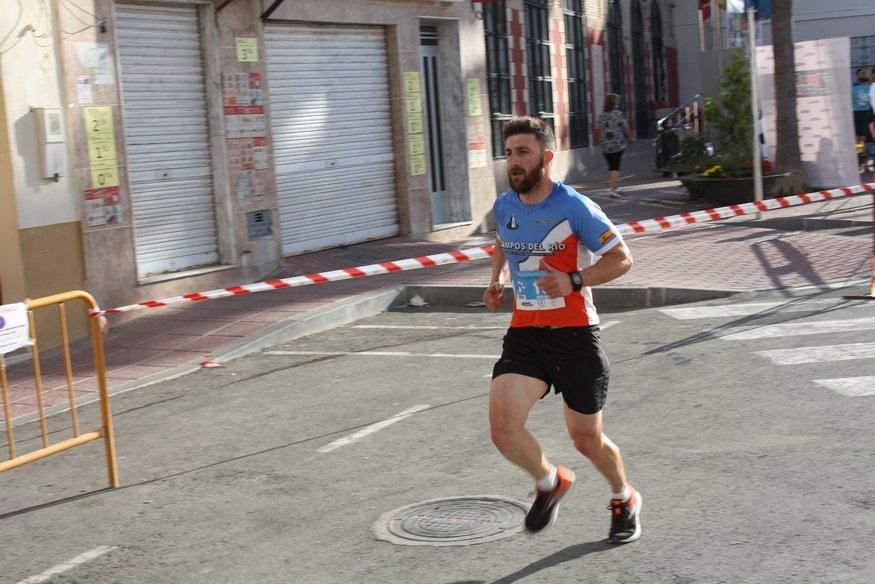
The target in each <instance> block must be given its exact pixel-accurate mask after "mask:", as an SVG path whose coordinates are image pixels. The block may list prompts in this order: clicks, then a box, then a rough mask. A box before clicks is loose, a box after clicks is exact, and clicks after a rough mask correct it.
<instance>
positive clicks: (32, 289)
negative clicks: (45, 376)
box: [19, 221, 88, 348]
mask: <svg viewBox="0 0 875 584" xmlns="http://www.w3.org/2000/svg"><path fill="white" fill-rule="evenodd" d="M19 236H20V238H21V255H22V260H23V263H24V265H25V266H26V270H25V274H24V276H25V282H26V286H27V295H28V297H29V298H42V297H43V296H49V295H51V294H57V293H60V292H68V291H70V290H79V289H81V288H82V281H83V280H84V279H85V266H84V264H83V260H82V229H81V227H80V225H79V222H78V221H76V222H73V223H59V224H57V225H48V226H45V227H32V228H30V229H22V230H21V231H20V232H19ZM83 306H84V305H82V304H81V303H79V302H71V303H70V307H69V308H68V309H67V321H68V325H67V327H68V328H67V330H68V331H69V332H70V335H71V337H72V338H78V337H80V336H84V335H85V334H86V333H87V331H88V328H87V320H88V319H87V316H86V315H87V312H86V311H85V310H83V308H82V307H83ZM35 316H36V334H37V336H36V338H37V339H38V341H39V344H40V346H41V347H43V348H48V347H53V346H56V345H58V344H59V342H60V328H59V325H58V316H57V311H56V310H55V309H51V308H48V307H47V308H45V309H42V310H38V311H35Z"/></svg>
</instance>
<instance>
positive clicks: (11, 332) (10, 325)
mask: <svg viewBox="0 0 875 584" xmlns="http://www.w3.org/2000/svg"><path fill="white" fill-rule="evenodd" d="M32 344H33V341H31V339H30V324H29V322H28V318H27V305H26V304H25V303H24V302H18V303H16V304H4V305H2V306H0V355H5V354H6V353H11V352H12V351H15V350H16V349H20V348H21V347H27V346H30V345H32Z"/></svg>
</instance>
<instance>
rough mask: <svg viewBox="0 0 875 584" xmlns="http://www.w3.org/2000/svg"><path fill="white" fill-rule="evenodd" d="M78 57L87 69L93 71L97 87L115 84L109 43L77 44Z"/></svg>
mask: <svg viewBox="0 0 875 584" xmlns="http://www.w3.org/2000/svg"><path fill="white" fill-rule="evenodd" d="M75 45H76V56H77V57H79V62H80V63H81V64H82V66H83V67H85V68H86V69H91V74H92V75H93V76H94V84H95V85H113V84H115V74H114V73H113V66H112V53H110V51H109V44H107V43H91V42H87V43H75Z"/></svg>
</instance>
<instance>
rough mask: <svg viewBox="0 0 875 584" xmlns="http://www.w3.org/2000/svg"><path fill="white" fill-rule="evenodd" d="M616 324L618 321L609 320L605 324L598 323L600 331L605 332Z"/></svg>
mask: <svg viewBox="0 0 875 584" xmlns="http://www.w3.org/2000/svg"><path fill="white" fill-rule="evenodd" d="M618 322H620V321H619V320H609V321H607V322H602V323H599V328H600V329H602V330H605V329H606V328H611V327H612V326H614V325H615V324H617V323H618Z"/></svg>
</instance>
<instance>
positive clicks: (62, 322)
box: [0, 291, 119, 488]
mask: <svg viewBox="0 0 875 584" xmlns="http://www.w3.org/2000/svg"><path fill="white" fill-rule="evenodd" d="M73 300H78V301H81V302H83V303H84V304H85V306H86V309H87V311H88V313H89V314H90V313H92V312H94V311H96V310H97V309H98V307H97V302H96V301H95V300H94V298H93V297H92V296H91V295H90V294H88V293H87V292H82V291H73V292H65V293H63V294H55V295H53V296H46V297H45V298H39V299H37V300H28V301H27V302H26V304H27V309H28V319H29V322H30V331H31V337H32V340H33V344H32V345H31V348H30V350H31V357H32V366H33V380H34V386H35V392H36V403H37V410H38V414H39V427H40V437H41V441H42V448H40V449H38V450H34V451H31V452H27V453H25V454H20V455H16V448H15V446H16V444H15V433H14V429H13V425H12V410H11V406H10V403H9V382H8V376H7V372H6V362H5V360H4V359H3V356H2V355H0V388H2V397H3V417H4V422H5V426H6V441H7V449H8V454H9V459H8V460H6V461H3V462H0V472H5V471H7V470H11V469H13V468H16V467H19V466H22V465H25V464H27V463H29V462H34V461H36V460H40V459H42V458H45V457H47V456H51V455H52V454H57V453H58V452H63V451H64V450H69V449H71V448H75V447H76V446H80V445H82V444H86V443H88V442H91V441H93V440H99V439H101V438H102V439H103V442H104V447H105V450H106V464H107V470H108V472H109V484H110V486H111V487H113V488H114V487H118V486H119V478H118V467H117V462H116V453H115V440H114V438H113V431H112V414H111V412H110V407H109V393H108V392H107V389H106V364H105V362H104V352H103V339H102V337H101V332H100V324H99V321H98V319H97V318H89V319H88V323H89V328H90V333H91V346H92V353H93V357H94V366H95V374H96V377H97V386H98V394H99V396H100V413H101V425H100V427H98V428H96V429H94V430H91V431H87V432H84V433H83V432H82V431H81V430H80V427H79V414H78V408H77V405H76V395H75V391H74V389H73V365H72V359H71V357H70V339H69V333H68V331H67V310H66V306H65V304H66V303H67V302H70V301H73ZM51 306H56V307H57V312H58V321H59V326H60V333H61V350H62V352H63V362H64V369H65V373H66V376H67V392H68V396H69V400H70V418H71V422H72V431H73V437H72V438H68V439H66V440H62V441H60V442H56V443H54V444H51V443H50V442H49V430H48V423H47V421H46V407H45V401H44V399H43V383H42V372H41V369H40V354H39V339H37V338H36V337H37V333H36V327H35V321H34V311H35V310H39V309H43V308H47V307H51Z"/></svg>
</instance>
